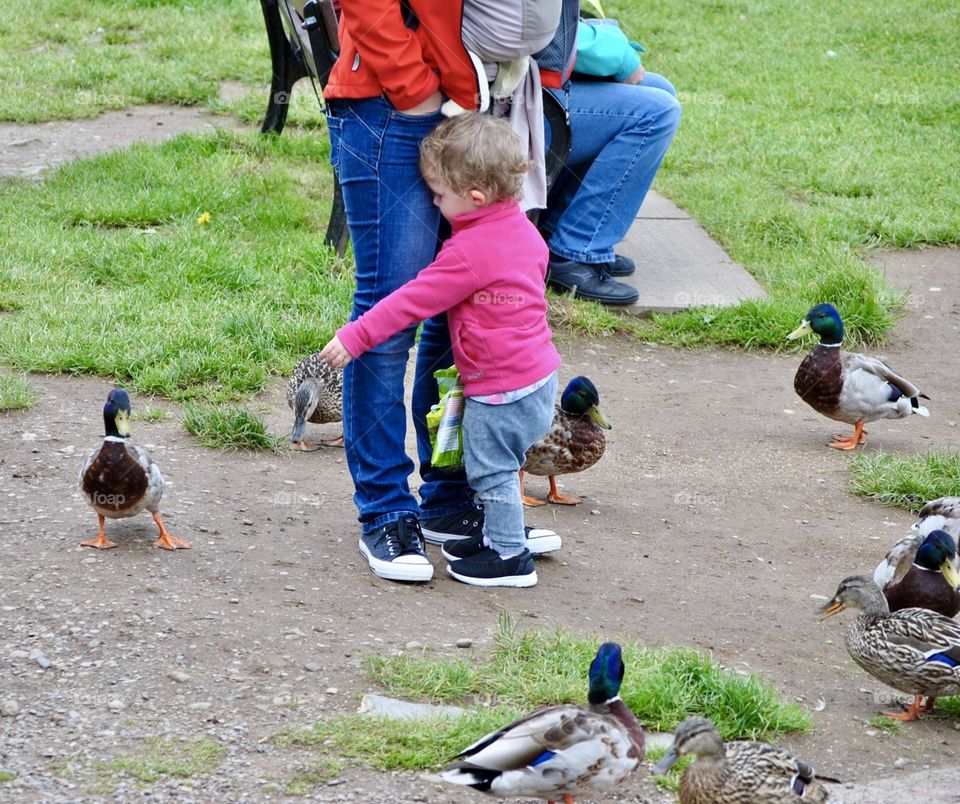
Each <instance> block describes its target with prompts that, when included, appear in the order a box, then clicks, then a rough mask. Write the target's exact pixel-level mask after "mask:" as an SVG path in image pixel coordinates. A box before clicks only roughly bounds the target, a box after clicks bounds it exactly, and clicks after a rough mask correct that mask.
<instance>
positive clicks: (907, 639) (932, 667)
mask: <svg viewBox="0 0 960 804" xmlns="http://www.w3.org/2000/svg"><path fill="white" fill-rule="evenodd" d="M847 608H853V609H859V610H860V615H859V616H858V617H857V618H856V619H855V620H854V621H853V622H852V623H850V626H849V628H848V629H847V634H846V644H847V652H848V653H849V654H850V657H851V658H852V659H853V660H854V661H855V662H856V663H857V664H858V665H860V666H861V667H862V668H863V669H864V670H866V671H867V672H868V673H869V674H870V675H872V676H873V677H874V678H878V679H879V680H880V681H882V682H883V683H884V684H888V685H889V686H891V687H893V688H894V689H897V690H900V691H901V692H906V693H908V694H910V695H913V696H914V699H913V703H912V704H911V705H910V706H909V708H908V709H907V711H906V712H882V713H881V714H883V715H886V716H887V717H889V718H893V719H895V720H916V719H917V718H918V717H919V716H920V713H921V712H925V711H929V710H930V709H932V708H933V702H934V700H936V699H937V698H939V697H941V696H944V695H960V624H957V623H956V622H954V621H953V620H951V619H950V618H949V617H944V616H943V615H942V614H938V613H937V612H935V611H930V610H929V609H918V608H910V609H900V611H896V612H894V613H893V614H891V613H890V608H889V607H888V606H887V599H886V598H885V597H884V596H883V593H882V592H881V591H880V589H879V588H878V587H877V585H876V584H875V583H874V582H873V581H872V580H870V579H869V578H867V577H866V576H864V575H851V576H850V577H848V578H844V579H843V581H841V582H840V586H839V587H838V588H837V593H836V594H835V595H834V596H833V598H832V599H831V600H829V601H828V602H827V603H826V604H825V605H824V606H823V607H822V608H821V609H820V615H821V617H820V619H822V620H824V619H826V618H827V617H830V616H832V615H834V614H836V613H837V612H840V611H843V610H844V609H847ZM924 698H925V699H926V700H925V701H924Z"/></svg>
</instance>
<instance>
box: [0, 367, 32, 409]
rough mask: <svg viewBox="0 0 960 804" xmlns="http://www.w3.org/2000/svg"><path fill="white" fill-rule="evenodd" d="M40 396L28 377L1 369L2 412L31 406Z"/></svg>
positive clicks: (0, 405) (0, 398)
mask: <svg viewBox="0 0 960 804" xmlns="http://www.w3.org/2000/svg"><path fill="white" fill-rule="evenodd" d="M39 398H40V394H38V393H37V391H36V390H34V388H33V386H32V385H30V381H29V380H28V379H27V378H26V377H19V376H17V375H14V374H8V373H7V372H5V371H0V412H2V411H5V410H23V409H24V408H29V407H30V406H31V405H32V404H33V403H34V402H36V401H37V400H38V399H39Z"/></svg>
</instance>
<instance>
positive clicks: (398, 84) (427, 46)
mask: <svg viewBox="0 0 960 804" xmlns="http://www.w3.org/2000/svg"><path fill="white" fill-rule="evenodd" d="M340 6H341V10H340V29H339V39H340V56H339V57H338V58H337V61H336V64H334V67H333V69H332V70H331V71H330V80H329V82H328V83H327V86H326V88H325V89H324V91H323V94H324V97H325V98H327V99H328V100H329V99H333V98H356V99H360V98H376V97H379V96H380V95H386V97H387V99H388V100H389V101H390V103H391V104H393V106H394V108H395V109H397V110H398V111H401V112H402V111H404V110H406V109H410V108H413V107H414V106H416V105H417V104H418V103H420V102H421V101H424V100H426V99H427V98H428V97H429V96H430V95H432V94H433V93H434V92H436V90H437V89H440V90H441V91H442V92H443V94H444V95H446V96H447V97H448V98H452V99H453V100H455V101H456V102H457V103H458V104H460V105H461V106H462V107H463V108H465V109H476V108H477V107H478V105H479V104H478V100H479V87H478V85H477V74H476V71H475V70H474V68H473V65H472V63H471V61H470V57H469V56H468V55H467V50H466V48H465V47H464V44H463V40H462V38H461V34H460V26H461V19H462V16H463V2H462V0H453V2H451V0H341V3H340ZM410 12H412V15H411V13H410ZM405 19H407V20H408V21H409V23H410V24H409V25H408V24H407V23H406V22H405Z"/></svg>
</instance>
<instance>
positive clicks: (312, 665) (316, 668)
mask: <svg viewBox="0 0 960 804" xmlns="http://www.w3.org/2000/svg"><path fill="white" fill-rule="evenodd" d="M303 666H304V669H306V670H308V671H310V672H311V673H319V672H320V671H321V670H323V665H322V664H320V663H319V662H304V663H303Z"/></svg>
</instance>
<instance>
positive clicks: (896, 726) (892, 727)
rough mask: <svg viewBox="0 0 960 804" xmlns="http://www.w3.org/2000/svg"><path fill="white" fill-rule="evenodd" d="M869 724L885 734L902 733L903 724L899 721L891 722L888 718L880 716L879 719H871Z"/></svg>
mask: <svg viewBox="0 0 960 804" xmlns="http://www.w3.org/2000/svg"><path fill="white" fill-rule="evenodd" d="M867 723H868V724H869V725H870V726H873V728H875V729H879V730H880V731H882V732H884V733H885V734H890V735H897V734H899V733H900V726H901V724H900V721H899V720H891V719H890V718H888V717H883V716H882V715H878V716H877V717H872V718H870V719H869V720H868V721H867Z"/></svg>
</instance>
